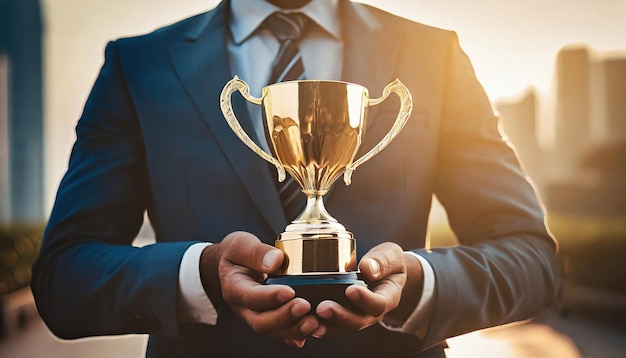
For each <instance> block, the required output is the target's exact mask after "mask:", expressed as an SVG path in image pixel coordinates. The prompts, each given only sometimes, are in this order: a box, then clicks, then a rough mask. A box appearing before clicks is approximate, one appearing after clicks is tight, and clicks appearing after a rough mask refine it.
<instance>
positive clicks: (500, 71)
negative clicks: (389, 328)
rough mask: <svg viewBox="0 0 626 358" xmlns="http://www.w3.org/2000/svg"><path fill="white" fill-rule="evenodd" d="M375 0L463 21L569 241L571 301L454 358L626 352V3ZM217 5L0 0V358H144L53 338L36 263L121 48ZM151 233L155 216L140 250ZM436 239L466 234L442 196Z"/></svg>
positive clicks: (454, 351) (131, 339)
mask: <svg viewBox="0 0 626 358" xmlns="http://www.w3.org/2000/svg"><path fill="white" fill-rule="evenodd" d="M363 2H366V3H369V4H372V5H375V6H377V7H380V8H382V9H385V10H387V11H390V12H393V13H396V14H399V15H401V16H404V17H408V18H411V19H413V20H416V21H420V22H424V23H427V24H430V25H434V26H438V27H443V28H448V29H453V30H455V31H457V33H458V34H459V37H460V40H461V45H462V46H463V48H464V50H465V51H466V52H467V53H468V55H469V56H470V58H471V59H472V62H473V64H474V67H475V70H476V74H477V76H478V78H479V80H480V81H481V82H482V84H483V86H484V88H485V90H486V91H487V93H488V95H489V96H490V98H491V99H492V102H493V106H494V111H497V112H498V113H499V114H500V116H501V118H502V124H503V127H504V130H505V132H506V134H507V135H508V136H509V138H510V140H511V141H512V142H513V143H514V144H515V145H516V147H517V149H518V153H519V155H520V157H521V159H522V161H523V164H524V167H525V168H526V170H527V173H528V175H529V176H530V177H531V178H532V180H533V181H534V182H535V184H536V186H537V189H538V190H539V192H540V193H541V196H542V198H543V200H544V203H545V205H546V208H547V211H548V222H549V224H550V227H551V229H552V231H553V233H554V234H555V236H556V237H557V238H558V239H559V240H560V243H561V263H562V266H563V270H564V272H565V274H566V282H567V284H566V286H565V294H564V302H563V305H562V308H561V309H560V311H559V312H558V313H557V314H556V315H552V316H550V317H542V319H537V320H535V321H533V322H525V323H523V324H518V325H512V326H507V327H502V328H497V329H492V330H488V331H483V332H477V333H473V334H470V335H466V336H462V337H458V338H455V339H453V340H451V341H450V346H451V349H450V350H449V351H448V352H447V353H448V356H449V357H473V356H479V357H486V356H493V357H539V356H545V357H621V356H626V338H624V337H626V0H593V1H592V0H525V1H518V2H512V1H501V0H473V1H457V0H413V1H401V0H387V1H383V0H369V1H363ZM217 3H218V1H216V0H179V1H167V0H150V1H148V0H134V1H127V0H91V1H83V0H40V1H37V0H0V308H1V310H0V356H2V357H33V356H46V357H139V356H142V354H143V352H144V344H145V340H146V337H145V336H125V337H120V338H94V339H85V340H78V341H73V342H64V341H60V340H57V339H56V338H54V337H53V336H52V335H51V334H50V333H49V332H48V331H47V329H46V328H45V326H44V325H43V324H42V323H41V321H40V320H39V319H38V316H37V313H36V309H35V308H34V306H33V304H32V295H31V294H30V291H29V288H28V282H29V279H30V265H31V263H32V261H33V260H34V258H35V257H36V254H37V249H38V245H39V241H40V238H41V232H42V230H43V227H44V225H45V221H46V217H47V215H48V214H49V211H50V209H51V206H52V203H53V201H54V196H55V192H56V188H57V186H58V183H59V182H60V180H61V177H62V175H63V173H64V171H65V168H66V166H67V160H68V157H69V152H70V149H71V145H72V143H73V141H74V138H75V135H74V126H75V124H76V121H77V120H78V118H79V116H80V113H81V111H82V107H83V104H84V101H85V99H86V97H87V95H88V93H89V90H90V88H91V86H92V84H93V82H94V80H95V77H96V75H97V73H98V71H99V68H100V66H101V64H102V60H103V50H104V46H105V44H106V42H107V41H109V40H111V39H115V38H118V37H122V36H130V35H134V34H141V33H146V32H149V31H151V30H153V29H155V28H157V27H159V26H162V25H164V24H168V23H172V22H175V21H177V20H179V19H182V18H184V17H187V16H189V15H193V14H196V13H199V12H203V11H206V10H208V9H210V8H212V7H213V6H215V5H216V4H217ZM151 239H152V238H151V231H150V228H149V225H146V227H145V230H143V231H142V233H141V234H140V238H139V240H138V242H137V244H139V245H141V244H145V243H149V242H150V240H151ZM430 243H431V246H443V245H455V244H456V242H455V239H454V234H453V233H452V232H451V231H450V230H449V228H448V226H447V221H446V217H445V212H444V211H443V210H442V209H441V207H440V206H438V205H435V207H434V208H433V211H432V215H431V230H430Z"/></svg>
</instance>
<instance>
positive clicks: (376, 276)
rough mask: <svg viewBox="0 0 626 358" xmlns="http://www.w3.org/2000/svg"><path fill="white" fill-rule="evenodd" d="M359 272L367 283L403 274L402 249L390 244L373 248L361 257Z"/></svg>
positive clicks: (386, 243)
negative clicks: (395, 274)
mask: <svg viewBox="0 0 626 358" xmlns="http://www.w3.org/2000/svg"><path fill="white" fill-rule="evenodd" d="M359 270H360V271H361V274H362V275H363V277H364V279H365V281H366V282H368V283H370V282H375V281H378V280H380V279H381V278H384V277H387V276H389V275H391V274H394V273H402V272H404V271H405V270H406V268H405V263H404V254H403V251H402V248H401V247H400V246H398V245H397V244H394V243H390V242H385V243H382V244H380V245H377V246H375V247H374V248H372V249H371V250H370V251H369V252H367V254H365V256H363V258H362V259H361V262H360V263H359Z"/></svg>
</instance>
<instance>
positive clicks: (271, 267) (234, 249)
mask: <svg viewBox="0 0 626 358" xmlns="http://www.w3.org/2000/svg"><path fill="white" fill-rule="evenodd" d="M222 243H224V244H227V245H228V249H226V250H225V252H224V259H226V260H228V261H230V262H232V263H234V264H237V265H242V266H245V267H248V268H250V269H252V270H254V271H258V272H263V273H271V272H274V271H276V270H277V269H278V268H279V267H280V266H281V265H282V263H283V259H284V254H283V252H282V251H280V250H279V249H277V248H275V247H273V246H270V245H267V244H264V243H262V242H261V241H260V240H259V239H258V238H257V237H256V236H254V235H252V234H250V233H248V232H242V231H237V232H234V233H231V234H229V235H228V236H226V237H225V238H224V240H223V241H222Z"/></svg>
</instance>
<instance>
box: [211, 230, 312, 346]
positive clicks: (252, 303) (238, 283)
mask: <svg viewBox="0 0 626 358" xmlns="http://www.w3.org/2000/svg"><path fill="white" fill-rule="evenodd" d="M283 259H284V254H283V253H282V251H280V250H278V249H276V248H274V247H273V246H270V245H266V244H263V243H262V242H261V241H259V239H258V238H257V237H256V236H254V235H252V234H250V233H246V232H234V233H231V234H229V235H228V236H226V237H225V238H224V240H222V242H221V243H219V244H215V245H211V246H208V247H207V248H205V249H204V251H203V252H202V256H201V257H200V277H201V280H202V284H203V286H204V289H205V291H206V292H207V295H208V296H209V298H210V299H211V302H212V303H213V304H214V305H215V307H216V308H218V309H219V307H220V306H221V305H223V304H227V305H228V306H230V308H231V310H232V311H233V312H234V313H235V314H236V315H237V316H239V317H241V318H242V319H244V320H245V321H246V322H247V323H248V324H249V325H250V327H252V329H254V330H255V331H256V332H257V333H260V334H267V335H271V336H275V337H280V338H283V339H285V342H286V343H287V344H289V345H293V346H297V347H302V346H303V345H304V340H305V337H306V336H307V335H308V334H310V333H311V332H313V331H314V330H316V329H317V328H318V327H319V322H318V320H317V318H316V317H315V316H314V315H312V314H307V313H308V312H309V311H310V310H311V305H310V303H309V302H307V301H306V300H304V299H302V298H295V292H294V290H293V289H292V288H291V287H289V286H284V285H264V284H263V281H264V279H265V277H266V275H267V274H269V273H271V272H274V271H276V270H277V269H278V268H279V267H280V266H281V265H282V263H283Z"/></svg>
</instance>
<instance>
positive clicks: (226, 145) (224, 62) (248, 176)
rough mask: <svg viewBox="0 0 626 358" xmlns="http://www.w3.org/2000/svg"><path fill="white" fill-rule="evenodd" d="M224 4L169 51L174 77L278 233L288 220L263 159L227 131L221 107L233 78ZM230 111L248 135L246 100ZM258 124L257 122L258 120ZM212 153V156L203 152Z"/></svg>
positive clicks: (236, 98)
mask: <svg viewBox="0 0 626 358" xmlns="http://www.w3.org/2000/svg"><path fill="white" fill-rule="evenodd" d="M228 11H229V9H228V1H224V2H222V3H220V5H218V6H217V7H216V8H215V9H214V10H212V11H210V12H208V13H206V14H204V15H202V16H204V18H202V19H200V21H199V22H198V25H197V26H196V27H194V28H193V29H192V30H191V31H190V32H189V33H188V35H187V37H186V38H185V40H184V41H181V42H178V43H175V44H173V45H172V46H171V47H170V57H171V59H172V63H173V66H174V69H175V71H176V73H177V75H178V78H179V79H180V81H181V82H182V84H183V86H184V87H185V89H186V90H187V93H188V94H189V96H190V97H191V99H192V100H193V102H194V104H195V106H196V108H197V109H198V111H199V112H200V114H201V115H202V117H203V119H204V120H205V122H206V123H207V125H208V126H209V128H210V129H211V131H212V133H213V135H214V136H215V138H216V140H217V142H218V144H219V145H220V146H221V148H222V152H223V154H224V155H225V157H226V158H227V159H228V160H229V162H230V163H231V166H232V168H233V170H234V171H235V173H236V174H237V178H233V180H236V179H239V180H240V181H241V183H242V184H243V186H244V188H245V190H246V191H247V192H248V193H249V195H250V197H251V198H252V200H253V201H254V203H255V205H256V206H257V207H258V208H259V210H260V211H261V213H262V215H263V216H264V218H265V220H266V221H267V223H268V224H269V225H270V227H271V228H272V229H273V230H274V231H275V232H276V233H279V232H282V231H283V229H284V228H285V225H286V222H285V218H284V214H283V211H282V207H281V204H280V200H279V198H278V194H277V193H276V188H275V186H274V183H273V180H272V178H271V176H270V175H275V173H271V174H270V172H269V170H268V167H267V165H266V163H265V160H263V159H262V158H260V157H258V156H257V155H256V154H254V153H253V152H252V151H251V150H250V149H248V147H246V146H245V145H244V144H243V143H242V142H241V141H240V140H239V139H238V138H237V136H236V135H235V134H234V133H233V131H232V130H231V129H230V127H229V126H228V124H227V123H226V120H225V119H224V116H223V115H222V112H221V110H220V107H219V97H220V93H221V91H222V88H223V87H224V85H225V84H226V82H228V81H229V80H230V79H231V72H230V68H229V64H228V55H227V54H228V52H227V48H226V39H227V36H228V30H227V21H226V20H227V18H228ZM233 109H234V111H235V113H236V114H237V118H238V120H239V121H240V122H241V124H242V126H243V127H244V128H246V130H247V131H248V133H249V134H250V135H251V136H252V135H253V133H254V131H252V130H251V127H252V124H251V120H250V116H249V114H248V110H247V108H246V104H245V100H244V99H243V98H242V97H241V96H240V95H239V94H233ZM259 120H260V119H259ZM207 155H210V154H207Z"/></svg>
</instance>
